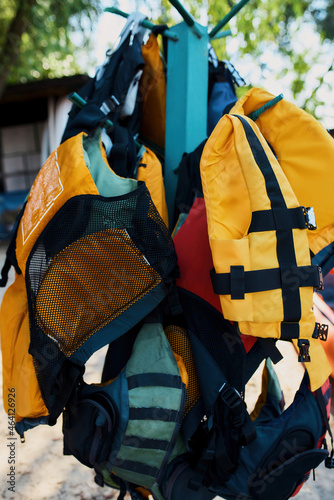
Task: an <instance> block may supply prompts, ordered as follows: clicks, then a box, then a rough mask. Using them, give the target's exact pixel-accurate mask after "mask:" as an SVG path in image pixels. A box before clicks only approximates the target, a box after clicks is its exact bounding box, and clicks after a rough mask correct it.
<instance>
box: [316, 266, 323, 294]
mask: <svg viewBox="0 0 334 500" xmlns="http://www.w3.org/2000/svg"><path fill="white" fill-rule="evenodd" d="M317 268H318V284H317V286H315V287H314V288H315V289H316V290H323V289H324V277H323V274H322V269H321V267H320V266H317Z"/></svg>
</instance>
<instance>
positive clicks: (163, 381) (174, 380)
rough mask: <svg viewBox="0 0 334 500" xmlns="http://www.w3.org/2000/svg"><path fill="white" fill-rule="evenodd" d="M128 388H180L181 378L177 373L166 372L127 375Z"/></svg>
mask: <svg viewBox="0 0 334 500" xmlns="http://www.w3.org/2000/svg"><path fill="white" fill-rule="evenodd" d="M127 380H128V388H129V390H131V389H135V388H136V387H175V388H176V389H181V387H182V379H181V377H180V376H179V375H170V374H168V373H138V374H137V375H131V376H130V377H128V379H127Z"/></svg>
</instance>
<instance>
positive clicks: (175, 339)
mask: <svg viewBox="0 0 334 500" xmlns="http://www.w3.org/2000/svg"><path fill="white" fill-rule="evenodd" d="M165 333H166V337H167V339H168V341H169V343H170V346H171V348H172V350H173V351H174V352H175V353H176V354H178V355H179V356H181V358H182V360H183V362H184V366H185V367H186V370H187V374H188V377H189V380H188V385H187V399H186V405H185V409H184V417H185V416H186V415H187V414H188V412H189V411H190V410H191V408H192V407H193V406H194V404H195V403H196V402H197V401H198V399H199V398H200V396H201V390H200V387H199V382H198V378H197V373H196V368H195V361H194V357H193V353H192V350H191V345H190V341H189V338H188V334H187V332H186V330H185V329H184V328H181V327H180V326H178V325H168V326H167V327H166V328H165Z"/></svg>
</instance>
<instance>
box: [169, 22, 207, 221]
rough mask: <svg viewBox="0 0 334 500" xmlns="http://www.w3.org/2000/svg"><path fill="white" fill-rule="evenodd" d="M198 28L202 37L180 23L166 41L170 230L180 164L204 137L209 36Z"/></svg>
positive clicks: (205, 128)
mask: <svg viewBox="0 0 334 500" xmlns="http://www.w3.org/2000/svg"><path fill="white" fill-rule="evenodd" d="M198 28H199V29H200V30H201V38H198V37H197V36H196V34H195V33H194V32H193V31H192V30H191V29H189V26H188V25H187V24H186V23H183V22H182V23H180V24H178V25H176V26H174V27H173V31H175V32H176V33H177V35H178V37H179V41H178V42H177V43H172V42H171V41H168V65H167V101H166V136H165V169H164V179H165V189H166V200H167V208H168V216H169V227H170V230H171V231H172V230H173V222H174V207H175V195H176V188H177V181H178V172H177V169H178V166H179V163H180V161H181V159H182V156H183V154H184V153H190V152H191V151H193V150H194V149H195V148H196V147H197V146H198V145H199V144H200V143H201V142H202V141H203V140H204V139H205V138H206V137H207V106H208V71H209V70H208V64H209V63H208V45H209V43H208V42H209V38H208V34H207V28H205V27H204V26H200V25H198Z"/></svg>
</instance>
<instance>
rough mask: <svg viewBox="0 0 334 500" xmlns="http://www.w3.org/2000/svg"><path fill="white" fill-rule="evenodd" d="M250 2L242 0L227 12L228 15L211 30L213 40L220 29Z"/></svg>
mask: <svg viewBox="0 0 334 500" xmlns="http://www.w3.org/2000/svg"><path fill="white" fill-rule="evenodd" d="M248 2H249V0H241V1H240V2H239V3H237V4H236V5H235V6H234V7H232V9H231V10H230V12H229V13H228V14H226V16H225V17H224V18H223V19H222V20H221V21H219V23H218V24H217V25H216V26H215V27H214V28H213V29H212V30H211V31H210V33H209V38H210V39H211V40H212V38H213V37H214V36H215V35H216V34H217V33H218V31H220V30H221V29H222V28H223V27H224V26H225V25H226V24H227V23H228V22H229V21H230V20H231V19H232V17H234V16H235V15H236V14H237V13H238V12H239V10H241V9H242V8H243V7H244V6H245V5H246V3H248Z"/></svg>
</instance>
